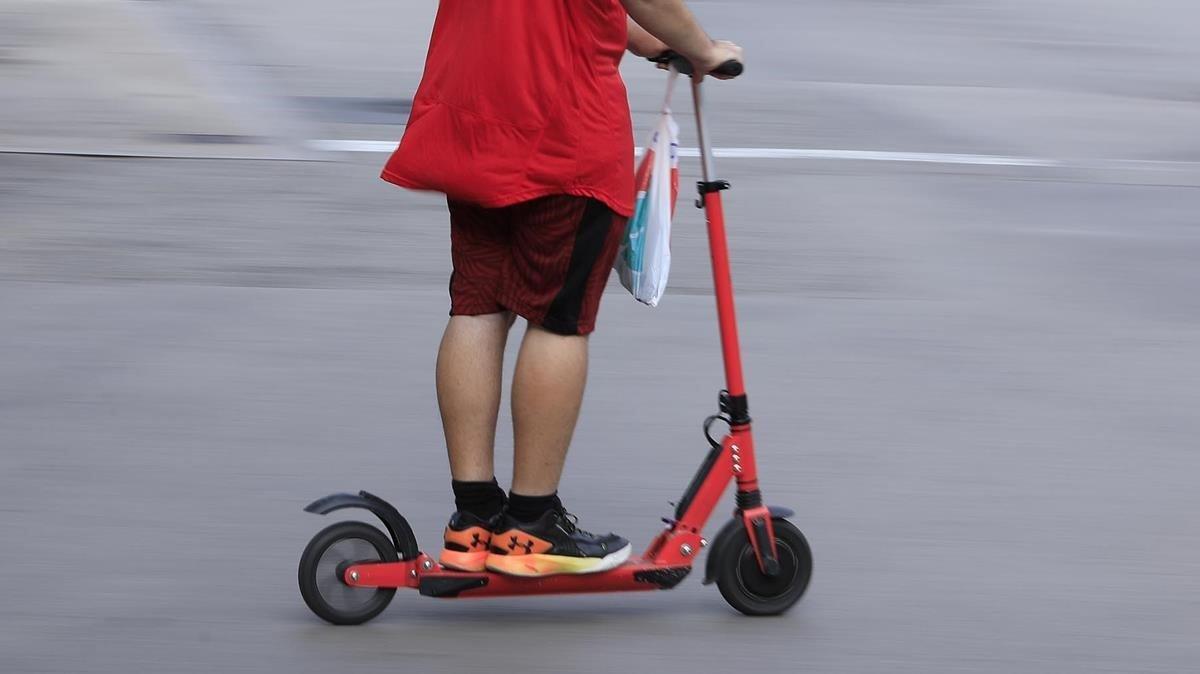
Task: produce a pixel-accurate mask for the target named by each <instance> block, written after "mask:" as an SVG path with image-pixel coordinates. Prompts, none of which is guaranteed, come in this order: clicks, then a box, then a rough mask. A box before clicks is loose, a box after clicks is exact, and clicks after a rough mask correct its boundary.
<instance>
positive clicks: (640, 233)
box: [613, 70, 679, 307]
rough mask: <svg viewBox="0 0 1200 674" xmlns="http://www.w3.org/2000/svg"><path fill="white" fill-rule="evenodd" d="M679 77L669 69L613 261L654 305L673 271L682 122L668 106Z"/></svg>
mask: <svg viewBox="0 0 1200 674" xmlns="http://www.w3.org/2000/svg"><path fill="white" fill-rule="evenodd" d="M678 76H679V73H677V72H675V71H674V70H672V71H671V74H670V79H669V81H668V83H667V98H666V100H665V101H664V102H663V108H662V113H661V114H660V115H659V116H658V122H657V123H656V124H655V125H654V133H653V135H652V136H651V137H650V144H649V145H648V146H647V147H646V152H645V154H643V155H642V160H641V163H639V164H638V170H637V181H636V184H637V201H636V203H635V205H634V211H633V216H632V217H630V218H629V222H628V224H627V225H626V227H625V236H624V237H623V238H622V239H621V247H620V249H619V251H618V252H617V259H616V262H615V263H614V265H613V266H614V267H615V268H616V270H617V274H618V276H620V278H621V285H623V286H625V288H626V289H627V290H628V291H629V292H630V293H632V294H633V296H634V298H635V299H637V301H639V302H642V303H644V304H648V305H650V306H652V307H653V306H657V305H658V301H659V300H660V299H662V296H663V293H664V292H665V291H666V289H667V277H668V276H669V275H670V272H671V217H672V216H673V215H674V214H675V200H676V198H677V197H678V196H679V125H678V124H676V123H675V119H674V118H673V117H672V116H671V105H670V104H671V93H672V91H673V90H674V88H675V80H676V79H677V78H678Z"/></svg>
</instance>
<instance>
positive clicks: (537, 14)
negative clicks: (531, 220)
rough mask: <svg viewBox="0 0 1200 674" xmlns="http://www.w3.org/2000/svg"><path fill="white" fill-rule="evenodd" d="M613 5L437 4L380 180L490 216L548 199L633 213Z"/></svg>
mask: <svg viewBox="0 0 1200 674" xmlns="http://www.w3.org/2000/svg"><path fill="white" fill-rule="evenodd" d="M625 43H626V23H625V9H624V7H623V6H622V5H621V3H620V1H619V0H524V1H522V2H515V1H514V0H441V3H440V5H439V7H438V13H437V19H436V21H435V22H434V25H433V37H432V38H431V39H430V42H429V55H428V57H427V59H426V63H425V74H424V76H423V77H422V79H421V85H420V87H418V89H417V94H416V96H415V98H414V99H413V106H412V113H411V114H410V115H409V119H408V127H407V128H406V129H405V132H404V137H403V138H402V139H401V141H400V147H399V148H398V149H397V150H396V151H395V152H394V153H393V154H392V156H391V158H390V159H389V160H388V162H387V165H386V166H385V167H384V169H383V179H384V180H387V181H389V182H392V183H395V184H397V185H400V186H401V187H408V188H412V189H420V190H435V191H438V192H445V193H446V194H447V195H448V196H449V197H451V198H452V199H456V200H460V201H467V202H471V203H475V204H479V205H481V206H485V207H489V208H497V207H501V206H508V205H511V204H515V203H519V202H522V201H528V200H530V199H535V198H537V197H541V196H546V195H550V194H575V195H580V196H587V197H593V198H595V199H599V200H600V201H603V202H604V203H605V204H607V205H608V206H609V207H610V208H611V209H612V210H614V211H616V212H617V213H618V214H620V215H625V216H628V215H630V214H631V213H632V212H633V129H632V122H631V121H630V114H629V99H628V98H627V96H626V93H625V83H624V82H623V81H622V80H621V74H620V72H619V70H618V66H619V65H620V62H621V57H622V55H624V53H625Z"/></svg>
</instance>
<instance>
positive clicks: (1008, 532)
mask: <svg viewBox="0 0 1200 674" xmlns="http://www.w3.org/2000/svg"><path fill="white" fill-rule="evenodd" d="M693 4H694V7H695V9H696V11H697V12H698V13H699V14H700V15H701V17H702V18H703V19H704V20H705V21H706V22H707V24H708V25H709V26H710V27H711V31H712V32H713V33H714V34H717V35H719V36H728V37H730V38H731V39H734V40H737V41H740V42H742V43H744V44H746V45H747V50H748V55H749V59H750V61H749V66H748V71H747V75H746V77H745V78H744V80H741V81H737V82H732V83H721V84H719V85H716V86H712V87H710V88H709V89H708V91H709V92H711V101H712V106H713V120H712V122H711V127H712V132H713V135H714V137H715V139H716V143H717V145H719V146H722V147H763V148H793V149H796V148H799V149H830V150H871V151H892V152H921V153H954V154H975V155H1001V156H1010V157H1029V158H1035V159H1044V160H1047V164H1049V165H1042V166H980V165H950V164H942V163H922V164H915V163H903V162H900V163H896V162H872V161H849V160H794V159H737V160H726V161H722V162H720V164H719V166H720V168H721V173H722V174H723V176H724V177H727V178H729V179H730V180H731V181H732V182H733V184H734V189H733V190H732V191H731V192H729V193H728V194H729V200H728V202H727V209H728V213H729V218H730V230H731V231H730V235H731V241H732V247H733V258H734V265H735V269H734V275H735V282H736V285H737V288H738V291H739V301H740V318H741V320H742V333H743V341H744V348H745V351H746V360H747V376H748V380H749V386H750V396H751V400H752V404H753V413H754V417H755V419H756V422H757V425H756V431H757V433H758V435H759V446H760V448H761V455H762V456H761V459H760V461H761V463H762V468H763V471H764V489H765V492H766V494H767V500H768V501H770V502H772V503H778V504H781V505H787V506H790V507H792V508H794V509H796V510H797V512H798V515H797V516H796V518H795V520H796V523H797V524H798V525H799V526H800V527H801V529H803V530H804V531H805V533H806V534H807V535H808V536H809V537H810V540H811V542H812V544H813V548H814V554H815V556H816V564H817V567H816V573H815V576H814V580H813V584H812V586H811V588H810V591H809V594H808V596H807V597H806V598H805V599H804V601H803V602H801V603H800V604H799V605H798V606H797V607H796V609H795V610H793V611H792V612H791V613H790V614H788V615H787V616H784V617H781V618H778V619H766V620H751V619H747V618H744V617H741V616H739V615H737V614H735V613H733V612H732V611H731V610H730V609H729V608H728V607H727V606H726V605H725V604H724V602H723V600H722V599H721V598H720V596H719V595H718V594H717V592H716V591H715V590H714V589H713V588H711V587H703V586H701V585H700V584H699V578H698V577H696V576H698V574H695V575H694V576H693V577H692V578H689V579H688V580H687V581H686V582H685V583H684V584H683V585H681V586H680V587H679V588H677V589H676V590H674V591H672V592H669V593H657V594H652V595H642V596H619V595H614V596H596V597H590V596H589V597H559V598H536V599H526V600H515V599H514V600H489V601H487V602H479V603H475V602H450V603H439V602H435V601H432V600H428V599H424V598H420V597H417V596H416V595H415V594H412V593H409V594H399V595H398V596H397V598H396V600H395V601H394V602H393V604H392V606H391V608H389V609H388V611H387V612H385V613H384V614H383V615H382V616H380V618H378V619H376V620H375V621H374V622H372V623H370V624H368V625H366V626H362V627H358V628H333V627H330V626H327V625H325V624H323V623H321V622H320V621H318V620H317V619H316V618H315V617H313V616H312V615H311V614H310V613H309V612H308V610H307V609H306V608H305V607H304V605H303V603H302V602H301V600H300V598H299V595H298V592H297V590H296V587H295V575H294V570H295V564H296V561H297V559H298V556H299V553H300V551H301V549H302V548H303V546H304V544H305V543H306V542H307V540H308V538H309V536H311V535H312V533H314V532H315V531H317V529H318V528H319V527H320V526H323V525H324V524H326V523H327V522H326V521H324V520H323V519H322V518H317V517H314V516H312V515H307V514H305V513H303V512H301V510H300V509H301V508H302V507H303V506H304V505H305V504H306V503H307V502H309V501H310V500H311V499H313V498H316V497H318V496H322V495H324V494H326V493H329V492H332V491H338V490H355V489H360V488H365V489H368V490H371V491H374V492H375V493H378V494H380V495H382V496H384V497H386V498H389V499H390V500H392V501H393V502H394V503H395V504H396V505H397V506H398V507H400V509H401V510H402V511H404V512H405V514H406V515H408V516H409V517H410V519H411V521H412V523H413V525H414V528H415V529H416V531H417V535H418V537H419V539H420V540H421V542H422V544H423V546H424V547H426V548H427V549H428V548H431V547H434V546H435V545H436V537H437V534H438V533H439V532H440V530H441V529H440V527H441V526H442V525H443V523H444V518H445V516H446V515H447V513H448V510H449V508H450V499H449V495H448V484H447V482H448V478H447V477H446V474H445V467H444V460H443V449H442V445H441V437H440V429H439V427H438V424H437V417H436V405H435V402H434V399H433V391H432V368H433V353H434V349H435V348H436V342H437V339H438V336H439V335H440V330H441V327H442V325H443V321H444V317H445V312H446V309H447V300H446V297H445V286H446V279H447V275H448V266H449V254H448V234H447V229H446V222H445V220H446V217H445V213H444V206H443V205H442V204H441V202H440V201H439V199H438V198H437V197H434V196H430V195H417V194H409V193H404V192H401V191H398V190H396V189H394V188H392V187H390V186H388V185H386V184H384V183H382V182H380V181H379V180H378V179H377V175H378V170H379V167H380V165H381V163H382V161H383V159H384V155H381V154H369V153H366V154H339V153H328V152H318V151H315V150H313V149H312V146H311V144H310V141H312V140H316V139H338V140H381V141H387V140H394V139H396V138H398V137H399V135H400V133H401V131H402V127H400V126H399V124H400V123H401V122H402V121H403V116H404V111H405V107H406V105H407V99H408V98H409V97H410V96H411V93H412V90H413V88H414V87H415V85H416V82H417V79H418V78H419V74H420V66H421V58H422V55H423V53H424V48H425V39H426V37H427V33H428V29H429V24H430V22H431V19H432V7H433V5H434V3H432V2H414V1H412V0H403V1H392V2H382V1H375V0H355V1H352V2H343V3H337V4H329V3H314V2H310V1H308V0H302V1H300V2H283V1H282V0H261V1H260V2H256V3H250V4H249V5H247V4H246V3H239V2H233V1H232V0H174V1H172V2H167V1H159V2H133V1H131V0H56V1H55V2H34V1H33V0H4V1H3V2H0V537H3V539H4V540H5V541H6V544H5V545H3V546H0V584H2V585H3V587H4V588H5V594H4V600H3V602H0V672H4V673H5V674H8V673H9V672H12V673H21V674H23V673H26V672H30V673H32V672H81V671H88V672H212V671H216V670H221V671H229V672H242V671H244V672H279V671H291V672H309V671H312V672H325V671H332V670H345V671H378V670H380V669H385V668H386V669H396V670H406V671H416V672H435V671H436V672H463V671H468V670H470V669H471V668H479V667H486V668H489V669H495V670H501V671H509V670H520V671H527V672H531V673H536V672H562V671H572V672H576V671H577V672H601V671H603V672H609V671H612V670H614V669H628V668H649V669H655V670H658V671H665V672H684V671H689V672H693V671H702V672H719V671H728V670H730V669H732V668H734V667H743V668H744V667H747V666H749V667H753V668H755V669H759V670H763V671H771V672H773V671H797V670H802V671H812V672H889V673H895V672H914V673H918V672H920V673H926V672H997V673H1000V672H1003V673H1010V672H1048V673H1049V672H1054V673H1058V672H1089V673H1090V672H1101V671H1111V672H1133V671H1136V672H1190V671H1194V670H1195V669H1196V668H1197V664H1198V663H1200V642H1198V641H1197V639H1196V635H1197V634H1200V495H1198V494H1200V492H1198V491H1197V489H1196V488H1195V480H1196V476H1197V475H1198V474H1200V454H1197V452H1196V451H1195V450H1196V438H1197V437H1200V417H1198V416H1197V414H1196V412H1195V410H1196V409H1197V408H1198V406H1200V388H1198V386H1197V381H1200V341H1198V340H1200V292H1198V291H1200V266H1198V265H1197V264H1196V260H1197V259H1198V258H1200V229H1198V226H1197V213H1200V189H1197V188H1198V187H1200V136H1198V135H1197V134H1196V129H1198V128H1200V76H1198V75H1197V70H1196V64H1197V63H1198V62H1200V9H1198V8H1196V7H1195V5H1194V3H1192V2H1188V1H1186V0H1148V1H1145V2H1133V1H1132V0H1126V1H1121V2H1118V1H1116V0H1043V1H1042V2H1034V1H1033V0H1015V1H1013V2H1007V3H1003V4H997V3H985V2H981V1H964V2H956V3H944V2H926V1H921V2H918V1H910V2H904V3H898V2H878V1H871V0H853V1H849V2H847V1H846V0H839V1H834V0H814V1H813V2H807V3H796V2H791V1H786V0H753V1H746V2H731V1H728V0H720V1H718V0H713V1H710V2H699V1H697V2H695V3H693ZM625 70H626V73H627V80H628V82H629V87H630V93H631V99H632V101H633V103H634V108H635V116H636V118H637V120H638V121H639V123H640V128H642V129H644V128H645V126H646V124H645V122H646V120H648V119H649V115H650V113H651V111H652V110H653V108H654V106H655V105H657V102H658V99H659V97H660V95H661V94H660V91H661V74H660V73H657V72H655V71H653V70H652V69H649V68H647V67H644V66H642V65H640V64H639V63H638V62H637V61H636V60H635V59H632V58H631V59H629V60H628V61H627V64H626V68H625ZM677 106H678V107H679V108H681V109H684V108H686V105H685V104H684V99H683V98H682V97H681V98H680V99H679V100H678V101H677ZM681 116H683V117H684V119H682V120H681V124H682V126H683V127H684V129H685V133H690V130H689V125H690V121H691V120H690V119H687V118H686V117H687V116H686V115H681ZM688 142H689V141H687V140H685V143H688ZM13 150H19V151H21V153H12V151H13ZM60 155H68V156H60ZM87 155H93V156H87ZM94 155H117V156H123V157H124V158H114V157H111V156H109V157H104V156H94ZM154 157H159V158H154ZM161 157H175V158H161ZM267 160H279V161H267ZM694 171H695V167H694V162H692V163H691V164H689V165H688V166H687V167H686V169H685V173H687V174H688V175H685V178H686V179H687V180H689V181H690V180H694V178H695V176H694ZM687 198H688V197H687V195H686V194H685V195H684V203H686V200H687ZM673 253H674V256H675V263H674V266H673V271H672V283H671V290H670V291H669V293H668V296H667V297H666V299H665V300H664V302H663V304H662V306H660V307H659V308H658V309H656V310H648V309H646V308H644V307H642V306H640V305H637V304H636V303H635V302H633V301H632V300H631V299H629V298H628V297H627V296H626V295H624V294H623V291H622V290H621V289H620V288H619V286H615V285H614V286H611V287H610V292H609V294H608V295H607V297H606V300H605V306H604V311H603V315H602V322H601V328H600V330H599V332H598V333H597V334H596V336H595V338H594V340H593V345H594V356H593V373H592V377H591V385H590V388H589V392H588V400H587V403H586V406H585V413H584V419H583V420H582V422H581V424H580V428H579V431H578V435H577V439H576V443H575V448H574V450H573V454H572V457H571V460H570V463H569V467H568V477H567V480H566V482H565V483H564V485H563V490H562V491H563V494H564V496H565V498H566V499H567V502H568V504H569V505H570V506H571V508H572V509H573V510H575V511H577V512H579V513H580V514H582V516H583V524H584V525H585V527H588V528H593V529H601V528H603V529H608V528H612V529H614V530H616V531H619V532H621V533H623V534H625V535H627V536H628V537H630V538H631V539H632V540H633V541H634V543H635V545H639V546H640V545H644V544H645V543H646V542H647V541H648V540H649V538H650V537H651V535H652V534H653V533H654V532H656V531H657V527H658V526H659V525H658V519H657V518H658V516H659V515H664V514H667V513H668V506H667V503H666V502H667V501H668V500H674V499H675V498H676V497H677V496H678V494H679V492H680V491H681V490H682V489H683V487H684V486H685V484H686V482H687V480H688V479H689V477H690V476H691V474H692V471H693V470H694V466H695V464H696V463H698V461H699V460H700V457H701V456H702V453H703V451H704V448H705V445H704V441H703V439H702V437H701V435H700V433H699V422H700V421H701V419H702V418H703V416H704V415H706V414H708V413H709V412H710V411H711V410H712V409H713V407H714V405H715V394H716V391H717V389H719V388H720V386H721V383H720V374H721V370H720V363H719V359H718V358H719V351H718V347H717V339H716V329H715V325H714V319H713V316H712V300H711V297H710V295H709V287H710V284H709V280H708V269H707V267H706V265H707V258H706V248H705V240H704V234H703V229H702V218H701V215H700V213H699V212H698V211H695V210H694V209H691V208H683V209H681V215H680V218H679V222H678V225H677V229H676V236H675V239H674V243H673ZM630 382H637V383H638V386H639V390H637V391H631V384H630ZM506 420H507V417H506V416H505V418H503V419H502V423H504V422H506ZM500 437H501V440H500V443H501V444H500V447H499V448H498V452H499V454H500V462H501V465H506V463H507V461H508V458H509V456H510V455H511V446H510V444H509V441H508V440H507V437H506V435H505V434H504V433H503V432H502V433H501V434H500ZM502 480H503V474H502Z"/></svg>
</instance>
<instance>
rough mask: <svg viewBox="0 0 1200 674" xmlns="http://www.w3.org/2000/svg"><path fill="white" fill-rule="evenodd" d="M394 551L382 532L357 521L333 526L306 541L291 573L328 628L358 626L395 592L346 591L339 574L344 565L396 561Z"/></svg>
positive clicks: (306, 602)
mask: <svg viewBox="0 0 1200 674" xmlns="http://www.w3.org/2000/svg"><path fill="white" fill-rule="evenodd" d="M399 560H400V557H399V555H397V554H396V548H395V547H393V545H392V542H391V541H390V540H388V537H387V536H386V535H384V533H383V532H382V531H380V530H379V529H376V528H375V527H373V526H371V525H369V524H364V523H362V522H338V523H336V524H332V525H330V526H328V527H325V528H324V529H322V530H321V531H320V532H318V533H317V535H316V536H313V538H312V540H311V541H309V543H308V547H306V548H304V553H303V554H302V555H301V556H300V568H299V571H298V573H297V575H298V579H299V581H300V596H302V597H304V603H305V604H308V607H309V608H310V609H312V612H313V613H316V614H317V615H318V616H320V617H321V618H322V619H324V620H327V621H329V622H331V623H333V624H334V625H359V624H361V623H365V622H367V621H368V620H370V619H371V618H374V617H375V616H377V615H379V614H380V613H381V612H383V609H385V608H387V605H388V604H389V603H391V601H392V597H393V596H395V594H396V590H395V588H379V587H351V586H349V585H347V584H346V582H345V578H344V577H343V575H342V574H343V572H344V571H345V569H346V567H347V566H349V565H350V564H357V563H361V562H396V561H399Z"/></svg>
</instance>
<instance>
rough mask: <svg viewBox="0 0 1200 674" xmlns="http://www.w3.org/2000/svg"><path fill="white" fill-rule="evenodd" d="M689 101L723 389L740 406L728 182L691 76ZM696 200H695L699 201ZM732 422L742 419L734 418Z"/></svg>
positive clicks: (742, 388) (696, 83)
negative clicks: (719, 169) (724, 200)
mask: <svg viewBox="0 0 1200 674" xmlns="http://www.w3.org/2000/svg"><path fill="white" fill-rule="evenodd" d="M692 101H693V103H694V105H695V110H696V134H697V136H698V137H699V141H700V165H701V171H702V175H703V177H704V180H703V181H701V182H700V184H699V189H700V198H701V199H702V203H703V206H704V215H705V219H706V220H707V222H708V247H709V251H710V253H711V255H712V268H713V288H714V290H715V294H716V296H717V322H718V324H719V326H720V329H721V351H722V353H723V355H724V359H725V382H726V389H727V390H728V391H729V395H730V397H731V398H733V399H735V400H737V399H739V398H740V399H741V402H742V409H744V404H745V403H744V397H745V395H746V383H745V381H744V380H743V376H742V355H741V348H740V346H739V344H738V331H737V315H736V312H735V310H734V305H733V277H732V275H731V273H730V270H729V244H728V242H727V241H726V236H725V211H724V208H723V207H722V205H721V191H722V190H725V189H728V188H729V183H728V182H726V181H724V180H718V179H717V177H716V167H715V165H714V163H713V153H712V147H711V145H710V142H709V137H708V128H707V127H706V126H705V124H704V97H703V93H702V92H701V83H700V82H699V81H697V80H695V79H693V80H692ZM699 203H700V202H698V205H699ZM734 421H735V422H738V421H742V420H740V419H735V420H734Z"/></svg>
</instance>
